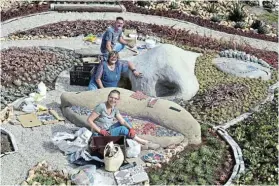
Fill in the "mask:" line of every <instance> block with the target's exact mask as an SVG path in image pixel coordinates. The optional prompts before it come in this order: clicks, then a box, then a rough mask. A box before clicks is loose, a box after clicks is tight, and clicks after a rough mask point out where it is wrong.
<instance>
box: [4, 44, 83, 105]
mask: <svg viewBox="0 0 279 186" xmlns="http://www.w3.org/2000/svg"><path fill="white" fill-rule="evenodd" d="M1 56H2V60H1V67H2V76H1V85H2V86H1V109H3V108H4V107H5V106H6V105H7V104H9V103H11V102H13V101H15V100H16V99H18V98H20V97H24V96H28V95H29V94H30V93H32V92H35V91H36V89H37V84H38V83H39V82H40V81H43V82H44V83H45V84H46V85H47V87H48V88H49V89H54V83H53V82H55V79H56V77H57V76H58V75H59V74H60V72H62V71H63V70H65V69H68V68H70V67H72V66H73V65H77V64H79V63H81V59H80V56H79V55H76V54H75V53H74V51H71V50H66V49H62V48H58V47H55V48H52V47H26V48H19V47H13V48H9V49H3V50H1Z"/></svg>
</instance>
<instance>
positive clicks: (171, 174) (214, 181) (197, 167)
mask: <svg viewBox="0 0 279 186" xmlns="http://www.w3.org/2000/svg"><path fill="white" fill-rule="evenodd" d="M201 127H202V144H201V145H198V146H194V145H191V146H188V147H187V148H186V149H185V151H183V152H181V153H180V154H179V155H177V156H176V157H174V158H173V159H172V160H171V161H170V162H171V163H170V164H165V165H163V167H162V168H160V169H158V168H153V169H150V170H149V171H148V173H149V177H150V183H151V184H152V185H222V184H225V183H226V181H227V179H228V178H229V177H230V175H231V173H232V169H233V166H234V164H235V162H234V160H233V156H232V152H231V150H230V148H229V146H228V145H226V144H225V142H224V141H222V140H221V139H220V137H219V136H218V135H217V134H216V133H215V132H214V131H212V129H211V128H208V127H207V126H206V125H202V126H201Z"/></svg>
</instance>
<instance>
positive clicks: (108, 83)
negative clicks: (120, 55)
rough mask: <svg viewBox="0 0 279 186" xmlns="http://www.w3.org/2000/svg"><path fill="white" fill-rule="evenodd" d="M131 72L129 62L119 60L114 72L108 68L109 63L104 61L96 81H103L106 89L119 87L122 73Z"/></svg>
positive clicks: (99, 67) (100, 65)
mask: <svg viewBox="0 0 279 186" xmlns="http://www.w3.org/2000/svg"><path fill="white" fill-rule="evenodd" d="M128 70H129V67H128V62H127V61H124V60H117V62H116V63H115V68H114V70H110V69H109V68H108V63H107V62H106V61H103V62H102V63H100V64H99V66H98V69H97V71H96V74H95V82H96V79H101V81H102V83H103V86H104V87H117V84H118V82H119V80H120V77H121V73H123V72H127V71H128Z"/></svg>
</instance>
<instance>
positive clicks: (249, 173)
mask: <svg viewBox="0 0 279 186" xmlns="http://www.w3.org/2000/svg"><path fill="white" fill-rule="evenodd" d="M229 133H230V134H231V136H232V137H233V138H234V139H235V140H236V142H237V143H238V144H239V146H240V147H241V149H242V153H243V158H244V163H245V168H246V171H245V173H244V174H243V175H242V176H241V177H240V179H238V180H235V183H237V184H244V185H277V184H278V89H277V91H276V92H275V97H274V99H273V101H272V102H269V103H267V104H266V105H263V106H262V107H261V110H260V111H259V112H255V113H253V115H252V116H251V117H249V118H248V119H246V120H244V121H242V122H240V123H238V124H237V125H236V126H233V127H231V128H229Z"/></svg>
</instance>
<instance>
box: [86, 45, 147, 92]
mask: <svg viewBox="0 0 279 186" xmlns="http://www.w3.org/2000/svg"><path fill="white" fill-rule="evenodd" d="M129 69H130V70H131V71H132V73H133V74H134V76H136V77H142V73H140V72H138V71H137V70H136V69H135V66H134V64H133V63H132V62H130V61H125V60H119V55H118V53H117V52H115V51H113V52H110V53H109V56H108V60H107V61H106V60H103V61H102V62H101V63H100V64H99V66H98V68H97V71H96V72H95V73H93V75H92V76H91V79H90V82H89V85H88V90H96V89H98V88H106V87H117V85H118V82H119V80H120V78H121V74H122V73H124V72H127V71H128V70H129Z"/></svg>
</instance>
